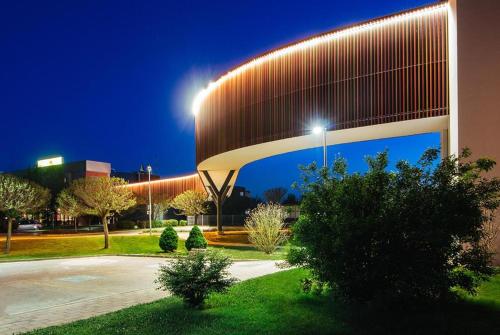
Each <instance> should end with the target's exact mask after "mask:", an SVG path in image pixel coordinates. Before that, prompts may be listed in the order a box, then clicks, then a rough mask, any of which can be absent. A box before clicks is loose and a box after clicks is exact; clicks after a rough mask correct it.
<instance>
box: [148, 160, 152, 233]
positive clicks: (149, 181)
mask: <svg viewBox="0 0 500 335" xmlns="http://www.w3.org/2000/svg"><path fill="white" fill-rule="evenodd" d="M147 169H148V195H149V205H148V214H149V236H151V234H152V220H151V214H152V213H151V212H152V211H153V207H152V206H151V171H152V170H153V169H152V168H151V165H149V164H148V168H147Z"/></svg>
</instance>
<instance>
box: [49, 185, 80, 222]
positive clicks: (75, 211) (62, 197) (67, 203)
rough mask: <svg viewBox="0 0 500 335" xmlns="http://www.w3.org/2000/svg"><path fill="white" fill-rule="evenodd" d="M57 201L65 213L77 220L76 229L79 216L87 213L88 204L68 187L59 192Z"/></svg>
mask: <svg viewBox="0 0 500 335" xmlns="http://www.w3.org/2000/svg"><path fill="white" fill-rule="evenodd" d="M56 203H57V206H58V208H59V209H60V210H61V213H62V214H63V215H65V216H69V217H71V218H72V219H73V220H75V229H76V227H77V222H78V221H77V220H78V217H80V216H82V215H85V214H86V211H87V208H86V206H85V205H84V204H83V203H82V202H81V200H79V199H78V198H77V197H76V196H75V195H74V194H73V193H72V192H71V190H70V189H68V188H65V189H63V190H62V191H61V192H59V194H58V195H57V199H56Z"/></svg>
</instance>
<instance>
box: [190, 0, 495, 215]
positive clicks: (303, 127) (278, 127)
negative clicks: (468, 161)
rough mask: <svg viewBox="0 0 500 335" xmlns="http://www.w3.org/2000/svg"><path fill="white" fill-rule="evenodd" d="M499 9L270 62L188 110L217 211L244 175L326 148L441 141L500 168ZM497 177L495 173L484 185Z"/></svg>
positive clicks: (478, 7) (358, 29) (321, 41)
mask: <svg viewBox="0 0 500 335" xmlns="http://www.w3.org/2000/svg"><path fill="white" fill-rule="evenodd" d="M499 18H500V1H498V0H449V1H438V2H436V3H435V4H433V5H429V6H425V7H421V8H416V9H412V10H408V11H405V12H401V13H397V14H394V15H389V16H386V17H381V18H376V19H373V20H370V21H367V22H361V23H359V24H355V25H352V26H349V27H345V28H341V29H337V30H334V31H329V32H326V33H323V34H319V35H316V36H311V37H310V38H307V39H305V40H301V41H297V42H295V43H291V44H289V45H285V46H283V47H280V48H278V49H275V50H270V51H269V52H266V53H264V54H262V55H260V56H257V57H255V58H253V59H251V60H249V61H248V62H246V63H243V64H241V65H240V66H237V67H236V68H234V69H231V70H230V71H229V72H227V73H226V74H224V75H222V76H221V77H220V78H218V79H216V80H215V81H213V82H212V83H210V84H209V85H208V86H207V87H206V88H205V89H204V90H202V91H201V92H200V93H199V94H198V95H197V97H196V98H195V100H194V103H193V112H194V113H195V115H196V126H195V132H196V164H197V169H198V172H199V174H200V177H201V178H202V180H203V183H204V185H205V186H206V187H207V190H208V191H209V192H210V193H211V194H212V197H213V198H214V199H215V200H216V203H217V204H218V207H220V206H221V203H222V201H223V200H224V198H225V197H226V196H227V194H229V193H230V192H231V188H232V187H233V186H234V184H235V181H236V178H237V175H238V171H239V170H240V169H241V168H242V167H243V166H244V165H246V164H248V163H250V162H252V161H255V160H258V159H261V158H265V157H269V156H272V155H277V154H281V153H286V152H291V151H295V150H301V149H307V148H312V147H317V146H321V145H322V144H323V143H322V142H323V139H322V138H319V136H317V135H315V134H313V133H312V131H311V130H312V129H313V127H315V126H318V125H319V126H320V127H322V128H323V129H324V132H325V139H324V141H325V142H326V144H328V145H332V144H338V143H347V142H356V141H365V140H371V139H380V138H389V137H397V136H405V135H414V134H421V133H427V132H440V133H441V147H442V154H443V155H449V154H458V153H459V152H460V151H461V149H462V148H464V147H468V148H470V149H471V150H472V153H473V156H474V157H481V156H488V157H492V158H495V159H497V160H500V145H499V143H500V132H499V131H498V127H499V125H500V110H499V107H498V92H500V20H499ZM492 174H493V175H495V176H500V165H497V167H496V169H495V170H494V171H493V173H492Z"/></svg>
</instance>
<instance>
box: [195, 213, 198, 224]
mask: <svg viewBox="0 0 500 335" xmlns="http://www.w3.org/2000/svg"><path fill="white" fill-rule="evenodd" d="M196 221H198V214H195V215H194V225H195V226H196V224H197V222H196Z"/></svg>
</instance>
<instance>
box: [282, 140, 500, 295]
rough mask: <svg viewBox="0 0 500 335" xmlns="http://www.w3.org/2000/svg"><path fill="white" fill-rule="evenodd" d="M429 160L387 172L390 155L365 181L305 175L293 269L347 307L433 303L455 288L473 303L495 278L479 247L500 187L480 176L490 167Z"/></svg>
mask: <svg viewBox="0 0 500 335" xmlns="http://www.w3.org/2000/svg"><path fill="white" fill-rule="evenodd" d="M438 154H439V152H438V150H435V149H431V150H428V151H426V152H425V153H424V154H423V156H422V158H421V159H420V161H419V162H418V163H417V164H413V165H412V164H410V163H408V162H406V161H400V162H398V163H397V164H396V168H395V170H394V171H387V165H388V155H387V152H383V153H380V154H378V155H377V156H376V157H369V158H367V163H368V167H369V169H368V171H367V172H366V173H365V174H358V173H356V174H352V175H350V174H348V173H347V163H346V162H345V160H343V159H341V158H338V159H337V160H336V161H335V162H334V165H333V168H332V170H331V171H330V170H328V169H326V168H323V169H320V170H318V169H317V168H316V167H315V166H314V165H312V166H310V167H309V168H308V169H306V170H304V178H303V184H302V187H301V190H302V193H303V198H302V203H301V216H300V218H299V221H298V222H297V223H296V224H295V226H294V230H293V232H294V236H295V239H296V240H295V242H296V247H294V248H292V249H291V252H290V253H289V256H288V259H289V262H290V263H291V264H294V265H302V266H305V267H307V268H310V269H311V270H312V273H313V275H314V276H315V277H316V279H317V280H319V281H320V282H325V283H328V284H329V286H331V287H332V288H334V289H335V292H336V293H337V294H339V295H340V296H341V297H343V298H345V299H347V300H357V301H367V300H377V299H379V298H383V299H386V300H387V299H390V298H393V299H396V300H401V299H404V300H406V301H408V300H424V301H436V300H439V299H444V298H447V297H449V296H450V295H451V294H452V293H451V292H452V290H451V289H452V287H460V288H462V289H465V290H467V291H468V292H470V293H474V292H475V289H476V287H477V285H478V284H479V283H480V281H481V280H484V279H487V278H488V277H489V276H490V275H491V274H492V273H493V269H492V267H491V266H490V261H491V254H490V253H489V252H488V250H487V248H486V246H485V245H484V244H483V243H482V238H483V236H484V233H485V223H487V222H488V221H489V220H490V219H491V218H492V217H493V215H494V212H495V210H496V209H497V208H498V206H499V203H500V202H499V194H500V193H499V192H500V180H499V179H496V178H492V179H488V178H486V177H484V176H483V174H484V173H485V172H488V171H490V170H491V169H492V168H493V166H494V164H495V162H494V161H492V160H490V159H478V160H470V152H469V151H468V150H464V151H463V152H462V154H461V155H460V156H459V157H448V158H445V159H443V160H442V161H441V162H437V157H438Z"/></svg>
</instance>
